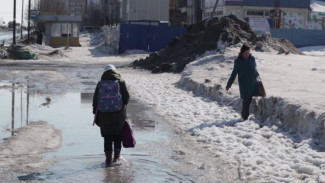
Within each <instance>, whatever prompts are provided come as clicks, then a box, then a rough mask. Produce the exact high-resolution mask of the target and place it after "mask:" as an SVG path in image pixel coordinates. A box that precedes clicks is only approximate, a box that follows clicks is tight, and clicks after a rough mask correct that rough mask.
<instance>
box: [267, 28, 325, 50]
mask: <svg viewBox="0 0 325 183" xmlns="http://www.w3.org/2000/svg"><path fill="white" fill-rule="evenodd" d="M271 34H272V37H274V38H284V39H288V40H289V41H291V42H292V44H293V45H295V46H296V47H304V46H316V45H325V31H324V30H301V29H272V30H271Z"/></svg>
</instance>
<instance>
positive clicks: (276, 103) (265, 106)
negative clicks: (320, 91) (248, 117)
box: [179, 49, 325, 148]
mask: <svg viewBox="0 0 325 183" xmlns="http://www.w3.org/2000/svg"><path fill="white" fill-rule="evenodd" d="M233 50H234V49H229V50H226V52H228V53H225V54H216V52H214V51H211V52H206V54H205V55H203V56H201V57H199V58H198V59H197V60H196V61H195V62H192V63H191V64H189V65H188V66H187V67H186V68H185V70H184V71H183V73H182V77H181V79H180V82H179V84H180V85H181V86H182V87H185V88H186V89H188V90H190V91H193V92H195V93H199V94H201V95H203V96H205V97H209V98H210V99H212V100H215V101H218V102H219V103H220V104H221V105H228V106H229V105H230V106H232V107H233V108H234V109H235V110H237V111H240V109H241V99H240V98H239V92H238V84H237V82H235V83H234V85H233V87H232V88H233V89H231V92H233V93H234V94H231V93H229V92H226V90H225V89H224V88H225V86H226V82H227V80H228V76H229V75H230V73H231V69H232V67H233V60H234V59H235V57H234V56H231V51H233ZM256 54H257V53H256ZM233 55H236V53H234V54H233ZM261 55H262V54H257V59H256V60H258V59H261V60H263V59H265V58H266V57H268V59H269V60H271V62H276V60H280V62H283V63H286V62H288V63H290V60H288V61H287V60H283V58H281V59H280V58H277V57H278V55H275V54H267V55H264V56H261ZM259 56H261V57H262V58H258V57H259ZM291 57H292V56H291ZM297 57H299V56H297ZM300 57H303V56H300ZM302 59H304V58H302ZM305 61H308V60H305ZM262 64H265V65H264V66H260V67H261V68H262V69H261V70H262V72H261V70H260V73H262V75H263V71H264V68H269V67H274V66H270V65H268V63H264V62H262V63H260V65H262ZM275 65H277V64H275ZM278 67H279V69H278V72H283V71H282V70H281V66H278ZM299 67H301V65H299ZM289 69H290V68H288V70H289ZM274 70H277V69H276V68H274ZM297 72H298V74H301V75H304V73H299V71H297ZM288 74H290V72H288ZM268 75H269V74H265V76H268ZM272 75H273V76H272V77H275V78H276V77H277V76H278V78H277V79H275V81H277V82H282V81H281V80H282V79H283V78H281V76H280V74H279V75H278V73H272ZM306 77H308V76H306ZM314 77H317V76H314ZM263 79H265V80H264V81H268V80H269V79H268V78H267V77H264V78H263ZM295 79H296V81H294V82H293V81H292V82H293V83H294V84H293V85H297V83H296V82H298V83H299V84H300V85H301V88H306V87H308V86H304V81H299V78H295ZM284 80H290V78H288V77H287V78H285V79H284ZM264 83H265V82H264ZM316 83H317V82H316ZM268 84H269V83H266V85H268ZM306 84H307V83H306ZM319 84H320V85H322V83H319ZM269 85H274V83H272V84H269ZM289 87H291V86H290V85H287V88H289ZM293 87H294V86H293ZM318 87H319V86H318ZM287 88H284V87H282V89H281V90H282V91H275V92H274V93H272V89H271V88H266V92H267V97H265V98H261V97H255V99H253V101H252V105H251V108H250V110H251V113H254V114H255V117H256V118H259V119H261V120H260V121H261V122H262V123H271V124H272V125H276V126H279V127H281V128H284V129H288V130H290V131H291V132H293V133H298V134H299V135H300V138H301V140H303V139H308V138H313V139H314V140H316V141H319V142H322V141H324V140H325V131H324V126H325V112H320V110H321V109H320V110H318V111H315V110H313V109H311V108H308V107H306V106H304V105H303V104H301V103H300V102H299V101H296V100H291V99H290V97H282V96H281V92H284V93H286V94H285V95H290V93H289V89H288V90H287ZM312 90H313V89H312ZM304 92H305V95H316V94H315V93H316V92H315V93H309V92H308V90H306V91H304ZM294 97H297V98H299V96H295V93H292V98H294ZM319 97H321V96H319ZM300 99H301V100H302V101H303V100H304V98H303V97H300ZM305 100H307V101H308V98H307V99H305ZM321 100H322V99H321V98H319V102H321ZM309 102H310V103H312V102H313V101H309ZM302 103H303V102H302ZM316 107H317V105H316ZM321 148H322V147H321Z"/></svg>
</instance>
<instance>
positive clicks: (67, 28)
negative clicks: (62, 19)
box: [62, 23, 72, 37]
mask: <svg viewBox="0 0 325 183" xmlns="http://www.w3.org/2000/svg"><path fill="white" fill-rule="evenodd" d="M71 32H72V30H71V24H69V23H63V24H62V37H68V36H69V37H71Z"/></svg>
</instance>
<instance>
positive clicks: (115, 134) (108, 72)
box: [93, 64, 130, 166]
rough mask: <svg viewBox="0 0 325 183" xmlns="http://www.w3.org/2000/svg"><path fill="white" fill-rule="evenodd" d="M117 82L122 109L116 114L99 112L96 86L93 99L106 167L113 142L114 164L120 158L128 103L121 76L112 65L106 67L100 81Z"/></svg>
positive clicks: (109, 161)
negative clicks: (102, 141) (102, 140)
mask: <svg viewBox="0 0 325 183" xmlns="http://www.w3.org/2000/svg"><path fill="white" fill-rule="evenodd" d="M109 80H117V81H118V83H119V88H120V93H121V94H122V108H121V109H120V110H119V111H117V112H100V111H99V110H97V109H98V108H97V107H98V87H99V83H98V84H97V87H96V90H95V94H94V98H93V114H96V112H97V117H96V124H97V125H98V126H99V127H100V132H101V135H102V137H104V152H105V155H106V165H107V166H110V164H111V162H112V153H113V148H112V145H113V142H114V159H113V162H116V161H118V160H119V158H120V153H121V148H122V130H123V127H124V123H125V120H126V105H127V104H128V102H129V98H130V95H129V92H128V90H127V88H126V85H125V81H124V80H122V79H121V75H120V74H118V73H117V72H116V68H115V67H114V65H111V64H109V65H107V66H106V67H105V72H104V73H103V75H102V77H101V81H109Z"/></svg>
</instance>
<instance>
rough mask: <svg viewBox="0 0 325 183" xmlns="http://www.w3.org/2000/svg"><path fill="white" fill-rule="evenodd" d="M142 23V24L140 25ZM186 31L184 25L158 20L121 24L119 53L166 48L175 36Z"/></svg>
mask: <svg viewBox="0 0 325 183" xmlns="http://www.w3.org/2000/svg"><path fill="white" fill-rule="evenodd" d="M140 23H142V25H139V24H140ZM185 32H186V29H185V28H183V27H170V26H168V24H166V23H164V24H161V23H157V22H153V23H150V22H138V24H121V34H120V48H119V53H123V52H125V51H126V50H134V49H136V50H146V51H150V52H154V51H159V50H161V49H163V48H165V47H166V46H167V44H168V42H169V41H171V40H172V39H173V38H174V37H177V36H180V35H182V34H184V33H185Z"/></svg>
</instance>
